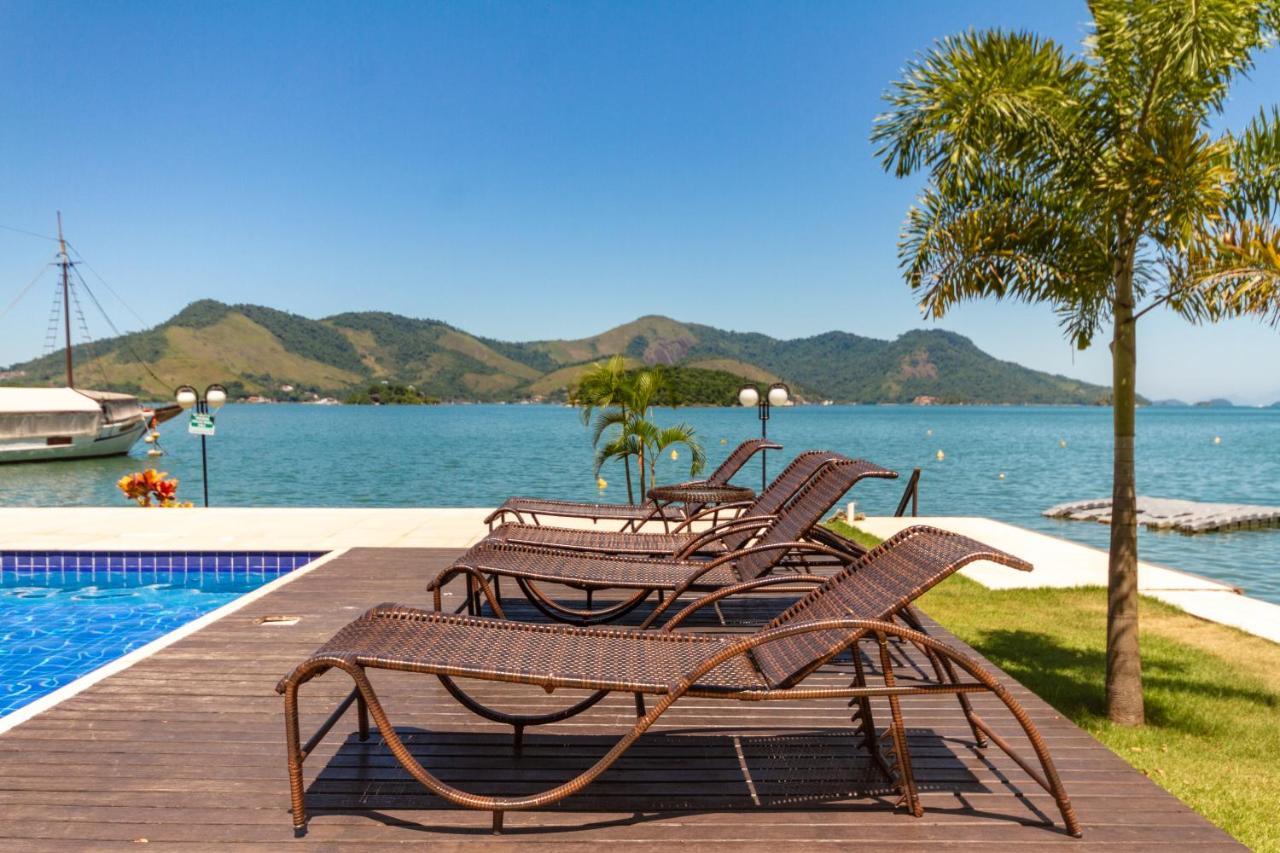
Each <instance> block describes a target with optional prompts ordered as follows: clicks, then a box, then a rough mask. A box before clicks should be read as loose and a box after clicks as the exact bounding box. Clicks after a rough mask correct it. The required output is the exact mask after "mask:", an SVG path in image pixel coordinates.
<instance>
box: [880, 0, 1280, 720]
mask: <svg viewBox="0 0 1280 853" xmlns="http://www.w3.org/2000/svg"><path fill="white" fill-rule="evenodd" d="M1089 8H1090V12H1091V13H1092V17H1093V21H1092V27H1091V33H1090V35H1089V37H1088V38H1087V39H1086V40H1085V43H1084V51H1083V54H1082V55H1080V56H1075V55H1070V54H1068V53H1067V52H1066V51H1065V50H1064V49H1063V48H1062V47H1060V46H1059V45H1057V44H1055V43H1054V42H1052V41H1050V40H1048V39H1043V38H1039V37H1037V36H1035V35H1032V34H1028V33H1011V32H1004V31H998V30H997V31H985V32H970V33H966V34H964V35H960V36H955V37H952V38H948V39H944V40H942V41H940V42H938V43H936V44H935V45H934V46H933V47H932V49H930V50H929V51H928V52H927V53H925V54H923V55H922V56H920V57H918V58H917V59H916V60H915V61H913V62H912V63H910V65H909V66H908V68H907V69H906V72H905V74H904V76H903V77H902V79H901V80H899V81H897V82H895V83H894V84H893V85H892V88H891V89H890V91H889V92H888V93H887V94H886V95H885V98H886V100H887V101H888V103H889V105H890V108H889V111H888V112H887V113H886V114H884V115H882V116H879V117H878V118H877V119H876V122H875V127H874V130H873V132H872V139H873V141H874V142H875V143H877V144H878V145H879V149H878V151H877V156H878V157H880V158H881V161H882V163H883V165H884V168H885V169H886V170H887V171H892V172H894V173H895V174H897V175H898V176H907V175H911V174H913V173H916V172H919V171H925V172H927V174H928V181H927V184H926V186H925V188H924V189H923V190H922V191H921V193H920V196H919V198H918V200H917V204H916V206H914V207H913V208H912V209H911V210H910V211H909V212H908V214H907V220H906V223H905V225H904V226H903V237H902V241H901V243H900V244H899V256H900V260H901V262H902V265H903V267H904V271H905V275H906V279H907V281H908V283H909V284H910V286H911V288H912V290H913V292H914V293H915V294H916V296H918V297H919V298H920V306H921V309H922V310H923V311H924V312H925V313H926V314H927V315H929V316H932V317H935V318H937V317H941V316H942V315H943V314H945V313H946V311H947V310H948V309H949V308H951V306H953V305H955V304H957V303H959V302H962V301H964V300H967V299H976V298H981V297H994V298H997V299H1016V300H1021V301H1026V302H1046V303H1048V304H1049V305H1051V306H1052V307H1053V309H1054V310H1055V311H1056V312H1057V313H1058V315H1059V317H1060V318H1061V322H1062V325H1063V326H1064V327H1065V331H1066V333H1067V335H1068V337H1069V338H1070V340H1071V341H1072V342H1073V344H1074V345H1076V346H1077V347H1079V348H1081V349H1083V348H1085V347H1087V346H1088V345H1089V344H1090V343H1091V342H1092V341H1093V339H1094V338H1095V336H1097V335H1098V334H1099V333H1101V332H1103V331H1104V329H1105V327H1106V326H1107V325H1108V324H1109V325H1110V327H1111V354H1112V412H1113V426H1114V437H1115V445H1114V465H1113V486H1112V488H1113V493H1112V496H1113V506H1112V516H1111V518H1112V522H1111V548H1110V570H1109V576H1108V592H1107V676H1106V701H1107V714H1108V716H1109V717H1110V718H1111V720H1113V721H1115V722H1117V723H1121V724H1130V725H1140V724H1141V723H1142V722H1143V703H1142V669H1141V662H1140V656H1139V648H1138V595H1137V559H1138V543H1137V520H1136V490H1135V484H1134V456H1133V452H1134V451H1133V447H1134V409H1135V398H1134V395H1135V391H1134V383H1135V378H1136V372H1137V322H1138V320H1139V319H1140V318H1141V317H1142V316H1144V315H1145V314H1147V312H1149V311H1151V310H1153V309H1155V308H1156V307H1160V306H1163V307H1165V308H1168V309H1170V310H1172V311H1174V312H1176V313H1177V314H1179V315H1181V316H1183V317H1185V318H1186V319H1188V320H1190V321H1192V322H1204V321H1213V320H1218V319H1221V318H1226V317H1240V316H1253V317H1258V318H1261V319H1263V320H1265V321H1266V322H1268V323H1270V324H1271V325H1273V326H1274V325H1276V324H1277V322H1280V229H1278V227H1277V222H1276V216H1275V215H1276V212H1277V208H1278V205H1280V114H1277V112H1275V111H1274V110H1273V111H1271V112H1267V111H1263V112H1262V113H1260V114H1259V115H1258V116H1257V117H1256V118H1254V119H1253V121H1252V122H1251V123H1250V124H1249V125H1248V126H1247V127H1246V128H1245V129H1244V130H1243V132H1241V133H1239V134H1233V133H1215V132H1214V131H1213V129H1212V128H1211V126H1210V121H1211V120H1212V119H1213V118H1214V117H1216V116H1218V115H1220V114H1221V111H1222V105H1223V103H1224V101H1225V100H1226V97H1227V93H1228V89H1229V87H1230V85H1231V83H1232V82H1233V81H1234V80H1235V79H1236V78H1237V77H1238V76H1240V75H1241V74H1244V73H1246V72H1248V71H1249V69H1250V68H1251V67H1252V65H1253V61H1254V57H1255V55H1256V54H1257V53H1258V52H1259V51H1261V50H1263V49H1265V48H1266V47H1268V46H1270V44H1271V43H1272V42H1273V41H1274V39H1275V38H1276V35H1277V25H1280V4H1278V3H1277V2H1276V0H1265V2H1264V0H1092V2H1090V4H1089Z"/></svg>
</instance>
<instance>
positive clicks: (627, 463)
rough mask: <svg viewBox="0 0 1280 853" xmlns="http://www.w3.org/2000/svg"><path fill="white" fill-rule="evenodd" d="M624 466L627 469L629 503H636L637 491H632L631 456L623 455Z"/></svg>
mask: <svg viewBox="0 0 1280 853" xmlns="http://www.w3.org/2000/svg"><path fill="white" fill-rule="evenodd" d="M622 467H623V468H625V469H626V471H627V503H629V504H634V503H635V502H636V496H635V493H634V492H632V491H631V457H630V456H624V457H622Z"/></svg>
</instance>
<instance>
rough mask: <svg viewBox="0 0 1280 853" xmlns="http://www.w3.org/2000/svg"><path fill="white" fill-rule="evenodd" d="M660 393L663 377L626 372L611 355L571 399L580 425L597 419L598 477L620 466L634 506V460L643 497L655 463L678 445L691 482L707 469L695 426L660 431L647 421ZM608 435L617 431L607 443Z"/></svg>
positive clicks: (593, 440)
mask: <svg viewBox="0 0 1280 853" xmlns="http://www.w3.org/2000/svg"><path fill="white" fill-rule="evenodd" d="M662 391H663V377H662V374H661V373H659V372H658V371H655V370H647V369H643V370H627V367H626V362H625V360H624V359H623V358H622V356H618V355H615V356H613V357H612V358H610V359H609V360H608V361H605V362H601V363H599V364H597V365H594V366H593V367H592V368H591V369H590V370H589V371H588V372H587V373H586V374H585V375H584V376H583V379H582V381H581V382H580V383H579V385H578V388H577V392H576V394H575V399H577V400H578V405H579V406H580V407H581V413H582V419H583V423H587V422H590V421H591V417H592V415H593V414H594V415H595V421H594V423H593V427H592V436H591V443H592V445H593V446H595V448H596V458H595V473H596V476H597V477H598V476H599V475H600V469H601V468H603V467H604V466H605V465H606V464H607V463H609V462H611V461H621V462H622V463H623V465H624V466H625V470H626V478H627V500H628V501H630V502H631V503H635V502H636V497H635V492H634V490H633V487H632V480H631V460H632V459H635V460H636V468H637V470H638V472H639V480H640V496H641V497H642V498H643V496H644V495H645V494H647V493H648V490H649V488H651V487H652V486H653V485H654V484H655V482H656V480H655V478H656V476H657V463H658V458H659V457H660V456H661V455H662V453H663V452H664V451H666V450H668V449H670V448H673V447H675V446H676V445H684V446H685V447H686V448H688V450H689V455H690V462H689V476H691V477H693V476H697V475H698V473H699V472H701V471H702V469H703V468H704V467H705V466H706V462H707V460H706V454H705V453H704V452H703V449H702V445H701V444H700V443H699V442H698V440H697V438H696V437H695V432H694V429H693V427H691V426H689V425H688V424H683V423H682V424H677V425H676V426H672V427H659V426H658V425H657V424H655V423H654V422H653V421H652V420H650V417H651V414H652V411H653V407H654V405H655V404H656V402H657V400H658V398H659V396H660V395H661V394H662ZM612 430H616V432H613V433H612V435H610V436H609V437H608V438H607V439H606V435H608V434H609V433H610V432H611V431H612ZM602 441H603V442H604V443H603V444H602V443H601V442H602Z"/></svg>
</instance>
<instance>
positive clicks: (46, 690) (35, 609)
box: [0, 549, 332, 731]
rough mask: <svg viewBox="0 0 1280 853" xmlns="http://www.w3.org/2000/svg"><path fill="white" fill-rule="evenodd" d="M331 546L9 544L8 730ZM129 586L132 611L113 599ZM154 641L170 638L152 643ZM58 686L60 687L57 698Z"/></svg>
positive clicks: (0, 720) (1, 669)
mask: <svg viewBox="0 0 1280 853" xmlns="http://www.w3.org/2000/svg"><path fill="white" fill-rule="evenodd" d="M331 553H332V551H318V550H317V551H299V550H288V551H265V550H264V551H178V550H163V551H161V550H149V551H133V550H130V551H124V550H109V551H108V550H76V551H71V550H19V549H3V550H0V593H4V595H0V643H2V645H0V676H3V679H2V680H3V681H4V682H5V683H4V684H3V685H0V686H3V688H4V689H3V690H0V731H4V730H7V729H8V728H9V727H10V726H11V725H13V724H15V720H16V721H18V722H20V721H21V719H24V718H27V717H29V716H31V715H32V714H33V713H38V712H39V710H43V709H44V708H45V707H49V706H50V705H49V703H50V701H52V703H53V704H56V703H57V702H60V701H62V700H64V699H66V698H68V697H69V696H70V695H74V693H75V692H78V691H79V690H81V689H83V687H84V686H87V684H89V683H92V682H94V681H97V680H99V679H101V678H104V677H106V676H107V675H109V674H111V672H113V671H118V670H119V669H122V668H125V667H127V666H129V665H131V664H133V663H136V662H137V660H136V659H135V660H131V661H129V662H128V663H125V664H123V665H120V664H119V662H120V661H121V660H122V659H123V658H126V657H129V656H130V655H135V654H137V653H139V652H142V653H143V655H144V656H145V655H146V654H150V653H152V652H153V651H155V650H158V648H163V647H164V645H168V644H169V643H172V642H176V641H177V640H178V639H181V638H182V637H183V636H186V635H187V634H189V633H191V631H193V630H198V628H199V627H204V624H200V625H198V626H196V627H194V628H193V627H191V626H193V625H194V623H197V622H201V620H208V619H209V618H210V617H212V618H213V619H217V618H221V616H224V615H226V613H225V612H223V611H226V610H227V608H231V609H232V610H234V609H237V608H238V607H240V606H242V605H243V603H245V602H246V601H247V600H251V599H252V598H255V597H257V596H258V595H260V594H261V591H262V590H263V588H264V587H267V586H269V585H275V584H277V583H278V582H283V579H285V578H289V577H290V576H292V575H293V573H294V572H295V571H296V570H298V569H300V568H302V567H304V566H307V565H309V564H312V563H315V562H316V561H318V560H321V559H322V558H324V557H326V556H328V555H330V554H331ZM104 590H105V593H106V594H105V598H106V599H107V601H106V602H105V606H104V607H103V608H102V609H99V608H98V607H96V606H93V605H94V604H95V603H96V602H93V601H90V602H89V604H90V606H88V607H87V608H86V606H85V602H84V599H86V598H87V599H91V600H92V599H95V598H97V597H99V596H102V595H103V591H104ZM122 590H123V591H124V592H123V594H124V595H125V597H126V598H128V599H129V600H128V602H126V604H127V605H129V606H127V607H126V610H125V612H124V613H120V612H119V611H118V609H117V608H114V607H112V601H111V599H112V598H113V597H116V596H118V595H121V594H122ZM201 590H204V591H205V592H201ZM130 591H132V592H133V593H134V594H132V595H131V594H130ZM139 594H140V596H139ZM184 594H186V595H192V594H194V595H195V596H196V601H192V600H190V599H188V598H184ZM13 595H16V596H17V598H16V599H15V598H13V597H12V596H13ZM206 595H207V596H209V598H208V600H207V601H201V599H204V597H205V596H206ZM175 596H176V597H175ZM139 597H140V598H141V600H137V599H138V598H139ZM24 598H25V599H27V600H26V601H23V600H21V599H24ZM42 599H43V600H42ZM135 600H136V604H135ZM117 601H118V599H117ZM227 612H230V611H227ZM154 643H162V644H163V645H161V646H159V647H157V648H156V649H153V650H152V652H143V650H144V649H146V648H147V647H148V646H152V644H154ZM91 676H92V677H91ZM78 682H83V684H82V686H80V687H74V689H72V690H71V692H70V693H66V692H64V691H66V689H68V688H73V686H74V685H76V684H77V683H78ZM54 694H61V695H58V696H57V697H55V698H53V699H52V700H50V697H51V696H53V695H54Z"/></svg>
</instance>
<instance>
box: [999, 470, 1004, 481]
mask: <svg viewBox="0 0 1280 853" xmlns="http://www.w3.org/2000/svg"><path fill="white" fill-rule="evenodd" d="M1000 479H1001V480H1003V479H1004V472H1003V471H1001V472H1000Z"/></svg>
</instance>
